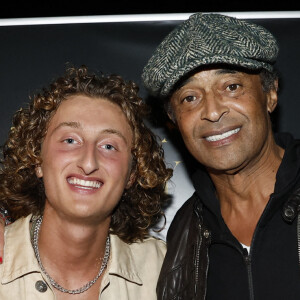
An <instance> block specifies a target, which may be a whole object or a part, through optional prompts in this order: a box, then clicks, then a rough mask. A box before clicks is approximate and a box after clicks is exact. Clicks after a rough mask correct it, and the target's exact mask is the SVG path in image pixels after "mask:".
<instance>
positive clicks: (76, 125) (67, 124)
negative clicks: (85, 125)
mask: <svg viewBox="0 0 300 300" xmlns="http://www.w3.org/2000/svg"><path fill="white" fill-rule="evenodd" d="M61 127H71V128H82V126H81V125H80V123H79V122H75V121H72V122H61V123H59V124H58V125H57V126H56V127H55V128H54V129H53V132H55V131H56V130H58V129H59V128H61Z"/></svg>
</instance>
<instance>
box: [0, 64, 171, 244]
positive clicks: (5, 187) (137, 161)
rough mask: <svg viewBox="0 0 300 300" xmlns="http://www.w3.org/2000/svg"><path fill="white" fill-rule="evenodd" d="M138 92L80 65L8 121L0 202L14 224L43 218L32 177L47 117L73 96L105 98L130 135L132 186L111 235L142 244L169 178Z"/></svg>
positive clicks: (40, 190) (40, 192)
mask: <svg viewBox="0 0 300 300" xmlns="http://www.w3.org/2000/svg"><path fill="white" fill-rule="evenodd" d="M138 91H139V88H138V86H137V85H136V84H135V83H134V82H132V81H128V82H126V81H125V80H124V79H122V77H120V76H118V75H108V76H105V75H103V74H101V75H96V74H92V73H89V72H88V69H87V68H86V67H85V66H82V67H80V68H74V67H72V68H69V69H67V70H66V74H65V75H64V76H62V77H60V78H58V79H57V80H55V81H54V82H52V84H51V85H50V86H49V88H47V89H46V88H45V89H43V90H42V91H41V92H40V93H39V94H37V95H36V96H34V97H33V99H32V100H31V102H30V103H29V104H28V106H27V107H24V108H21V109H20V110H18V111H17V112H16V113H15V115H14V117H13V125H12V127H11V129H10V132H9V137H8V139H7V141H6V142H5V144H4V146H3V149H2V151H3V158H2V160H1V165H2V168H1V170H0V199H1V200H2V202H3V204H4V205H5V206H6V207H7V208H8V209H9V211H10V213H11V216H12V217H13V219H14V220H16V219H18V218H20V217H23V216H27V215H28V214H30V213H32V214H35V215H38V214H42V213H43V209H44V205H45V191H44V186H43V183H42V180H40V179H38V178H37V176H36V175H35V168H36V166H37V165H40V164H41V157H40V154H41V145H42V143H43V140H44V138H45V135H46V133H47V128H48V125H49V122H50V119H51V117H52V116H53V115H54V114H55V112H56V110H57V109H58V107H59V105H60V103H61V102H62V101H64V100H65V99H67V98H68V97H70V96H72V95H78V94H79V95H85V96H88V97H93V98H105V99H107V100H108V101H111V102H113V103H115V104H117V105H118V106H119V107H121V109H122V111H123V112H124V114H125V116H126V117H127V120H128V123H129V125H130V126H131V129H132V132H133V145H132V155H133V157H134V164H133V172H134V177H135V182H134V184H133V185H132V186H131V187H130V188H129V189H127V190H125V191H124V193H123V195H122V198H121V200H120V202H119V204H118V205H117V207H116V208H115V210H114V212H113V215H112V220H111V226H110V228H111V232H112V233H114V234H116V235H118V236H119V237H120V238H121V239H122V240H124V241H125V242H127V243H130V242H134V241H136V240H142V239H144V238H145V237H146V236H147V235H148V234H149V229H150V228H151V227H153V226H154V225H156V224H157V223H158V221H159V220H160V219H161V217H162V216H164V214H163V210H162V207H163V205H164V203H165V201H166V200H167V198H168V197H167V195H166V193H165V186H166V184H167V181H168V180H169V179H170V177H171V176H172V170H171V169H170V168H167V167H166V164H165V162H164V151H163V148H162V146H161V144H160V143H158V139H157V136H156V135H154V134H153V132H152V131H151V130H150V129H149V128H148V127H147V126H146V125H145V123H144V118H145V117H146V115H147V113H148V108H147V106H146V105H145V103H144V102H143V101H142V99H141V98H140V97H139V96H138Z"/></svg>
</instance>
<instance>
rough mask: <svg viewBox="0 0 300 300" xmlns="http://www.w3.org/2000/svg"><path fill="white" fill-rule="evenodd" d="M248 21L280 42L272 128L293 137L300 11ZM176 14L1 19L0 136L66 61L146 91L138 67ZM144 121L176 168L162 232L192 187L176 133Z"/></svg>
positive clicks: (299, 80) (299, 130)
mask: <svg viewBox="0 0 300 300" xmlns="http://www.w3.org/2000/svg"><path fill="white" fill-rule="evenodd" d="M179 15H180V14H179ZM231 15H234V14H231ZM166 16H168V15H166ZM100 19H101V18H100ZM251 21H252V22H255V23H258V24H261V25H263V26H265V27H266V28H267V29H269V30H270V31H271V32H272V33H273V34H274V35H275V36H276V37H277V39H278V42H279V47H280V54H279V59H278V63H277V68H278V70H279V72H280V78H281V80H280V92H279V106H278V107H277V109H276V111H275V113H274V116H273V123H274V130H275V131H289V132H291V133H292V134H294V136H295V137H297V138H299V137H300V127H299V125H298V124H299V117H298V116H299V113H300V103H299V99H298V98H299V96H298V91H299V89H300V57H299V56H300V14H299V18H298V17H293V18H290V16H289V15H288V14H285V16H284V17H279V18H278V17H273V18H269V17H268V15H267V14H266V17H265V18H255V16H254V17H253V18H251ZM179 22H181V20H179V19H176V18H174V20H167V18H166V20H159V21H128V22H127V21H126V22H125V21H124V22H101V21H100V22H96V23H88V21H87V22H86V23H77V24H76V23H72V24H61V25H59V24H56V25H55V24H44V25H18V26H11V25H3V24H1V22H0V25H1V26H0V40H1V47H0V62H1V64H0V65H1V69H0V70H1V71H0V103H1V106H0V107H1V109H0V143H1V144H2V143H3V142H4V140H5V139H6V135H7V131H8V129H9V127H10V122H11V117H12V114H13V113H14V112H15V111H16V110H17V109H18V108H19V107H20V106H22V105H23V104H24V103H25V102H27V101H28V97H29V95H33V94H34V93H35V92H36V91H38V90H39V89H40V88H41V87H43V86H44V85H45V84H48V83H49V81H51V80H52V79H53V78H56V77H57V76H58V75H61V74H62V73H63V71H64V69H65V66H66V63H70V64H72V65H75V66H80V65H82V64H85V65H87V66H88V67H89V68H90V69H91V70H93V71H101V72H103V73H118V74H120V75H122V76H123V77H124V78H126V79H133V80H135V81H136V82H137V83H138V84H139V85H140V86H141V90H140V94H141V96H142V97H144V98H145V99H146V98H147V93H146V91H145V90H144V89H143V86H142V84H141V80H140V75H141V73H142V68H143V66H144V65H145V64H146V62H147V60H148V59H149V57H150V56H151V53H152V52H153V50H154V49H155V47H156V46H157V45H158V44H159V42H160V41H161V40H162V39H163V38H164V37H165V36H166V35H167V33H169V32H170V31H171V30H172V29H173V28H174V26H175V25H177V24H178V23H179ZM156 116H159V112H157V113H156ZM160 120H162V119H160ZM149 126H150V127H152V129H153V130H154V131H155V133H156V134H157V135H159V136H160V137H161V138H162V142H163V145H164V149H165V154H166V161H167V163H168V164H169V165H170V166H172V167H173V168H174V176H173V179H172V180H171V182H170V183H169V185H168V191H169V192H170V194H171V195H173V202H172V203H171V205H170V207H169V208H168V210H167V214H166V215H167V227H166V229H165V230H164V231H163V232H162V233H161V237H162V238H164V237H165V234H166V232H167V228H168V226H169V223H170V221H171V220H172V218H173V216H174V213H175V212H176V210H177V209H178V208H179V207H180V206H181V205H182V203H183V202H184V201H185V200H186V199H187V198H188V197H189V196H190V195H191V194H192V192H193V187H192V185H191V182H190V179H189V174H190V167H189V162H190V159H191V158H190V157H189V155H188V154H187V153H186V152H185V150H184V147H183V146H182V143H181V140H180V138H179V137H178V136H177V135H173V136H170V135H169V134H168V131H167V130H165V127H164V126H163V124H162V122H156V123H152V122H150V123H149Z"/></svg>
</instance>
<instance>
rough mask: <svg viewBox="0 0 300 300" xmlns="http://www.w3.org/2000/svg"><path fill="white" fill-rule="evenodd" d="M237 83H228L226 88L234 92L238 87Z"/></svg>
mask: <svg viewBox="0 0 300 300" xmlns="http://www.w3.org/2000/svg"><path fill="white" fill-rule="evenodd" d="M239 86H240V85H239V84H230V85H229V86H228V87H227V89H228V90H229V91H230V92H234V91H236V90H237V89H238V88H239Z"/></svg>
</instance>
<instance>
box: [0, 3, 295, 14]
mask: <svg viewBox="0 0 300 300" xmlns="http://www.w3.org/2000/svg"><path fill="white" fill-rule="evenodd" d="M299 9H300V3H299V1H297V0H282V1H274V0H261V1H257V0H251V1H243V0H229V1H225V0H214V1H211V0H206V1H199V0H198V1H191V0H189V1H187V0H177V1H174V0H173V1H163V0H151V1H145V0H144V1H141V0H140V1H137V2H135V1H113V0H108V1H99V0H98V1H84V0H83V1H82V0H81V1H38V2H37V1H35V2H31V1H22V2H16V1H5V2H4V3H3V5H1V9H0V18H29V17H30V18H31V17H57V16H84V15H115V14H156V13H192V12H197V11H202V12H240V11H293V10H294V11H295V10H299Z"/></svg>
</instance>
